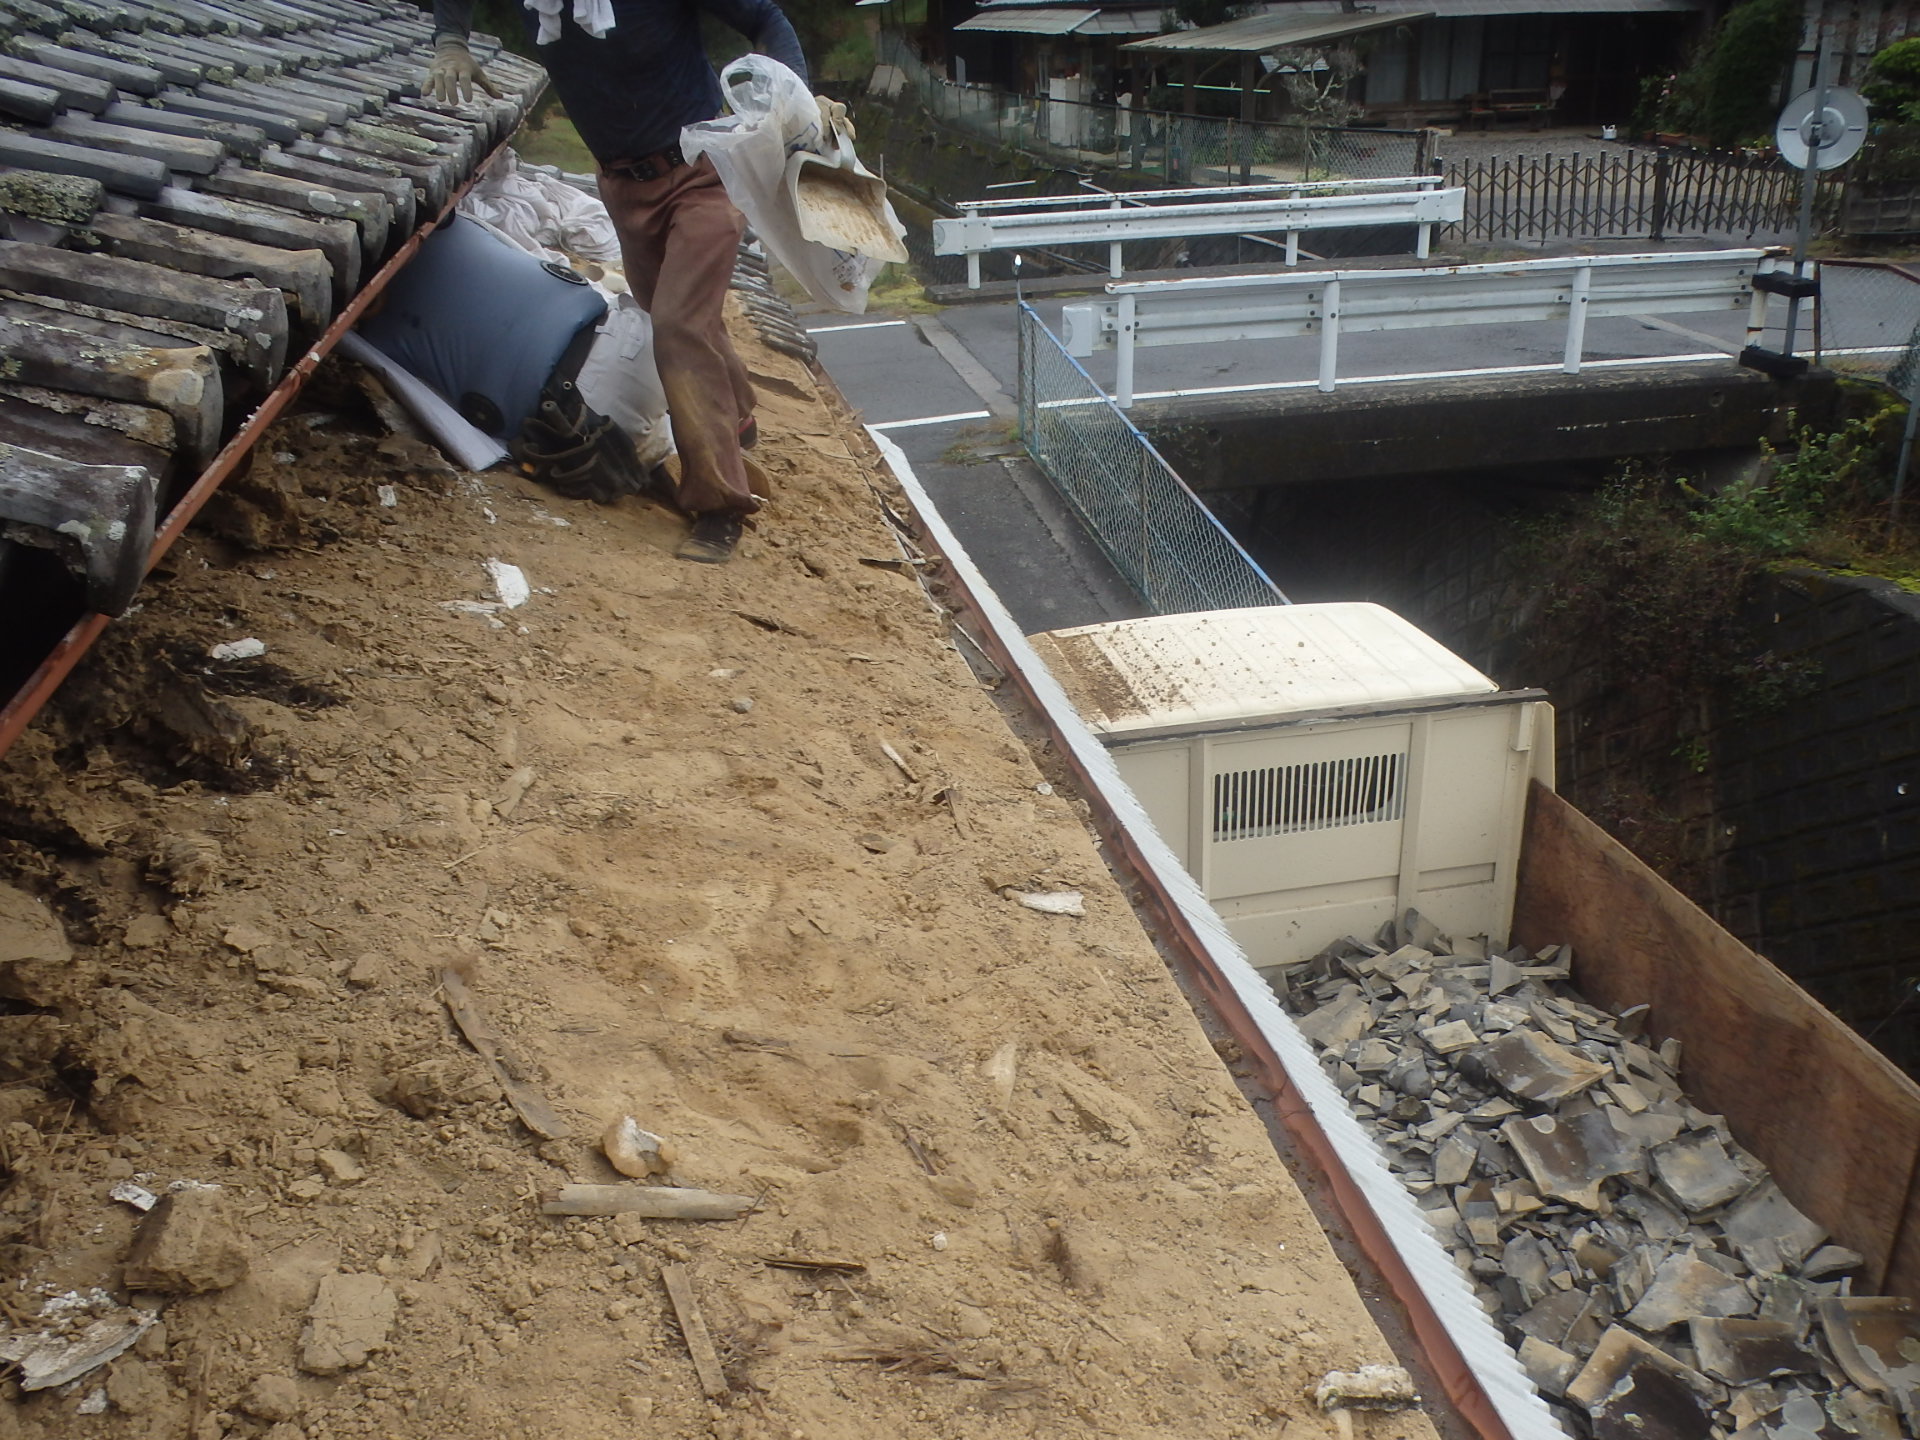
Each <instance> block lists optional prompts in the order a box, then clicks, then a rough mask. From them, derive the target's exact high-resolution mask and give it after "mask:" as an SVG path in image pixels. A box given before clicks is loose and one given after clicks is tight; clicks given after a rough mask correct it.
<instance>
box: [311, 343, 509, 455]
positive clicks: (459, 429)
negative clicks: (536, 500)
mask: <svg viewBox="0 0 1920 1440" xmlns="http://www.w3.org/2000/svg"><path fill="white" fill-rule="evenodd" d="M339 349H340V353H341V354H342V355H344V356H346V357H347V358H348V359H349V360H358V361H359V362H360V363H361V364H362V365H364V366H366V367H367V368H368V369H369V370H371V371H373V373H374V374H376V375H378V376H379V377H380V378H381V379H382V380H384V381H386V383H387V388H388V389H389V390H391V391H392V392H393V397H394V399H396V400H398V401H399V402H400V403H401V404H402V405H404V406H406V407H407V410H408V412H409V413H410V414H411V415H412V416H413V418H414V419H416V420H418V421H419V422H420V423H421V424H422V425H424V426H425V427H426V429H427V433H428V434H429V435H431V436H433V438H434V440H435V442H436V443H437V444H438V445H439V446H440V448H441V449H442V450H444V451H446V452H447V453H448V454H449V455H451V456H452V457H453V458H454V459H455V460H456V461H457V462H459V465H460V467H461V469H463V470H485V469H486V468H487V467H488V466H489V465H497V464H499V463H500V462H501V461H502V460H504V459H506V458H507V447H506V446H504V445H502V444H501V443H500V442H499V441H498V440H496V439H494V438H493V437H492V436H491V435H489V434H487V433H486V432H485V431H484V430H477V429H475V428H474V427H473V426H472V425H470V424H468V423H467V419H466V417H465V416H464V415H462V414H461V413H460V412H459V411H458V410H456V409H454V408H453V406H451V405H449V404H448V403H447V402H446V401H445V400H442V399H441V398H440V397H439V396H438V395H436V394H435V393H434V392H433V390H432V389H431V388H430V387H429V386H428V385H427V383H426V382H425V381H423V380H421V379H420V378H419V377H418V376H417V375H415V374H414V373H413V372H412V371H410V370H408V369H407V368H406V367H405V366H404V365H402V364H400V363H399V362H398V361H397V360H392V359H389V358H388V356H387V355H386V353H385V352H384V351H381V350H377V349H375V348H374V347H373V345H371V344H370V343H369V342H368V341H367V340H366V339H365V338H364V337H362V336H360V335H358V334H355V333H354V332H353V331H351V330H349V331H348V332H347V333H346V334H344V335H342V336H341V337H340V346H339Z"/></svg>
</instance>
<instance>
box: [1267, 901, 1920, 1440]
mask: <svg viewBox="0 0 1920 1440" xmlns="http://www.w3.org/2000/svg"><path fill="white" fill-rule="evenodd" d="M1383 940H1384V941H1385V943H1380V944H1374V943H1369V942H1366V941H1362V940H1356V939H1351V938H1349V939H1346V940H1342V941H1340V942H1338V943H1337V944H1335V945H1333V946H1330V947H1329V948H1328V949H1327V950H1326V951H1324V952H1322V953H1321V954H1320V955H1318V956H1316V957H1315V958H1314V959H1313V960H1310V961H1308V962H1306V963H1305V964H1303V965H1300V966H1297V967H1294V968H1293V969H1292V970H1291V972H1290V973H1284V974H1283V973H1282V972H1277V971H1275V972H1268V973H1269V976H1270V978H1273V979H1274V980H1275V987H1276V989H1278V990H1279V991H1280V994H1281V998H1282V999H1283V1000H1284V1001H1285V1002H1286V1003H1287V1005H1288V1008H1289V1009H1290V1010H1291V1011H1292V1012H1293V1013H1294V1014H1295V1015H1296V1016H1297V1017H1298V1021H1297V1023H1298V1024H1299V1027H1300V1029H1301V1031H1302V1032H1303V1033H1305V1034H1306V1036H1307V1037H1308V1038H1309V1039H1310V1040H1311V1041H1312V1042H1313V1043H1314V1045H1315V1046H1316V1047H1317V1048H1318V1050H1319V1051H1320V1058H1321V1063H1322V1065H1323V1066H1325V1067H1326V1069H1327V1071H1328V1073H1329V1074H1330V1075H1331V1076H1332V1077H1333V1079H1334V1081H1335V1083H1336V1084H1337V1085H1339V1087H1340V1089H1341V1092H1342V1093H1343V1094H1344V1095H1345V1096H1346V1097H1347V1101H1348V1103H1349V1104H1350V1105H1351V1106H1352V1108H1353V1110H1354V1112H1355V1114H1356V1115H1358V1116H1359V1117H1360V1119H1361V1120H1362V1122H1363V1123H1365V1124H1366V1125H1367V1126H1368V1127H1369V1129H1370V1130H1371V1131H1372V1133H1373V1135H1374V1137H1375V1138H1376V1139H1377V1140H1378V1141H1379V1142H1380V1144H1381V1146H1382V1148H1383V1149H1384V1151H1385V1152H1386V1154H1387V1156H1388V1158H1389V1160H1390V1161H1391V1162H1392V1164H1393V1166H1394V1169H1395V1171H1396V1172H1397V1173H1398V1174H1399V1176H1400V1178H1401V1179H1402V1181H1403V1182H1404V1183H1405V1184H1406V1186H1407V1188H1408V1189H1409V1190H1410V1191H1412V1192H1413V1193H1414V1195H1415V1196H1416V1197H1417V1198H1418V1200H1419V1203H1420V1205H1421V1208H1422V1209H1423V1211H1424V1212H1425V1214H1426V1216H1427V1219H1428V1220H1429V1222H1430V1223H1431V1224H1432V1225H1433V1227H1434V1230H1435V1232H1436V1233H1437V1234H1438V1235H1439V1236H1440V1238H1441V1240H1442V1242H1443V1243H1444V1244H1446V1245H1447V1246H1448V1248H1449V1249H1450V1250H1451V1251H1452V1252H1453V1255H1454V1258H1455V1260H1456V1262H1457V1263H1458V1264H1459V1265H1460V1267H1461V1268H1462V1270H1464V1271H1465V1272H1466V1273H1467V1274H1468V1275H1469V1276H1470V1277H1471V1278H1472V1280H1473V1283H1474V1285H1475V1287H1476V1288H1477V1290H1478V1292H1479V1294H1480V1297H1481V1300H1482V1303H1484V1304H1485V1305H1486V1307H1487V1309H1488V1310H1489V1311H1490V1312H1491V1313H1492V1314H1493V1315H1494V1316H1495V1317H1496V1318H1497V1319H1498V1321H1499V1323H1500V1324H1501V1325H1502V1327H1503V1329H1504V1330H1505V1333H1506V1335H1507V1337H1508V1339H1509V1340H1510V1342H1511V1343H1512V1344H1513V1345H1514V1347H1515V1349H1516V1350H1517V1351H1518V1354H1519V1358H1520V1362H1521V1364H1522V1365H1523V1366H1524V1368H1525V1369H1526V1371H1527V1373H1528V1375H1529V1376H1530V1377H1531V1378H1532V1380H1533V1381H1534V1383H1535V1384H1536V1385H1537V1386H1538V1387H1539V1389H1540V1391H1541V1393H1542V1394H1543V1395H1544V1396H1546V1397H1548V1399H1549V1401H1550V1403H1552V1404H1553V1405H1554V1406H1555V1409H1556V1412H1557V1413H1558V1414H1559V1415H1560V1416H1561V1417H1562V1419H1563V1423H1564V1424H1565V1426H1566V1428H1567V1430H1568V1431H1569V1433H1571V1434H1574V1435H1594V1436H1598V1437H1601V1440H1613V1437H1624V1436H1633V1437H1635V1440H1707V1437H1710V1436H1712V1437H1728V1436H1731V1437H1737V1440H1762V1437H1765V1440H1814V1437H1834V1440H1840V1437H1859V1440H1899V1437H1901V1436H1903V1435H1912V1434H1914V1433H1915V1424H1916V1421H1917V1420H1920V1317H1916V1316H1915V1313H1914V1307H1913V1306H1912V1305H1911V1304H1910V1303H1909V1302H1908V1301H1905V1300H1897V1299H1887V1298H1874V1297H1856V1296H1854V1295H1853V1294H1852V1281H1851V1279H1850V1273H1851V1272H1853V1271H1855V1270H1857V1269H1858V1268H1859V1267H1860V1266H1861V1264H1862V1258H1861V1256H1859V1255H1858V1254H1855V1253H1854V1252H1852V1251H1850V1250H1845V1249H1842V1248H1841V1247H1839V1246H1837V1245H1832V1244H1828V1243H1826V1241H1827V1236H1826V1235H1825V1233H1824V1232H1823V1231H1822V1230H1821V1229H1820V1228H1819V1227H1818V1226H1817V1225H1815V1224H1814V1223H1813V1222H1812V1221H1811V1220H1809V1219H1808V1218H1807V1217H1806V1216H1804V1215H1802V1214H1801V1213H1800V1212H1799V1211H1798V1210H1797V1209H1795V1208H1794V1206H1793V1205H1792V1204H1791V1203H1790V1202H1789V1201H1788V1200H1787V1198H1786V1197H1785V1196H1784V1195H1783V1194H1782V1193H1781V1192H1780V1189H1779V1187H1778V1186H1777V1185H1776V1184H1775V1183H1774V1182H1773V1180H1772V1179H1771V1178H1769V1176H1768V1175H1767V1173H1766V1170H1765V1168H1764V1167H1763V1166H1762V1165H1761V1164H1760V1163H1759V1162H1758V1161H1757V1160H1755V1159H1754V1158H1753V1157H1752V1156H1751V1155H1749V1154H1747V1153H1746V1152H1745V1151H1744V1150H1742V1149H1741V1148H1740V1147H1739V1145H1737V1144H1736V1143H1735V1142H1734V1140H1733V1137H1732V1136H1731V1135H1730V1134H1729V1133H1728V1132H1727V1129H1726V1125H1725V1123H1724V1122H1723V1121H1722V1120H1721V1118H1720V1117H1719V1116H1716V1115H1708V1114H1704V1113H1702V1112H1701V1111H1699V1110H1697V1109H1695V1108H1694V1107H1693V1106H1692V1105H1690V1104H1689V1103H1688V1102H1687V1099H1686V1096H1685V1094H1684V1093H1683V1092H1682V1090H1681V1088H1680V1085H1679V1082H1678V1079H1677V1069H1678V1065H1679V1047H1678V1045H1677V1044H1676V1043H1675V1042H1672V1041H1669V1042H1667V1043H1666V1044H1664V1045H1661V1046H1658V1047H1655V1046H1651V1045H1647V1044H1643V1043H1641V1037H1642V1035H1643V1030H1642V1027H1641V1024H1640V1021H1641V1019H1642V1018H1643V1012H1644V1007H1641V1013H1636V1012H1628V1013H1627V1014H1625V1015H1619V1016H1616V1015H1609V1014H1607V1013H1605V1012H1604V1011H1601V1010H1598V1009H1596V1008H1594V1007H1593V1006H1591V1005H1588V1004H1586V1003H1584V1002H1583V1001H1582V1000H1581V999H1580V998H1579V997H1578V996H1577V995H1576V994H1575V993H1574V992H1573V990H1572V988H1571V987H1570V985H1569V984H1568V978H1569V972H1570V966H1571V960H1572V957H1571V955H1570V954H1569V953H1568V952H1567V950H1566V949H1565V948H1564V947H1548V948H1547V949H1545V950H1542V951H1540V952H1539V953H1537V954H1529V953H1528V952H1526V951H1525V950H1513V951H1509V952H1507V953H1506V954H1504V955H1502V954H1488V953H1487V951H1486V949H1485V947H1484V946H1482V945H1478V944H1475V943H1471V942H1464V943H1459V944H1455V943H1454V942H1451V941H1449V940H1447V939H1446V938H1444V937H1442V936H1441V935H1439V934H1438V933H1437V932H1436V931H1435V930H1434V928H1433V927H1432V926H1431V925H1430V924H1427V923H1426V922H1424V921H1422V920H1421V918H1420V917H1419V916H1418V915H1413V916H1410V920H1409V926H1408V927H1406V928H1405V929H1404V930H1403V931H1402V932H1400V933H1398V934H1396V935H1394V936H1392V937H1383ZM1395 941H1405V942H1406V943H1400V944H1395V943H1394V942H1395Z"/></svg>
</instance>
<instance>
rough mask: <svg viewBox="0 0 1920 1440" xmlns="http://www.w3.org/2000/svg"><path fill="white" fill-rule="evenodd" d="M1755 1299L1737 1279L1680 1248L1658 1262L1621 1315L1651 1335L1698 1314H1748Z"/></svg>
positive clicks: (1629, 1322) (1752, 1308) (1716, 1315)
mask: <svg viewBox="0 0 1920 1440" xmlns="http://www.w3.org/2000/svg"><path fill="white" fill-rule="evenodd" d="M1755 1303H1756V1302H1755V1300H1754V1298H1753V1292H1752V1291H1751V1290H1749V1289H1747V1287H1746V1286H1745V1285H1743V1284H1742V1283H1741V1282H1740V1281H1738V1280H1736V1279H1734V1278H1733V1277H1732V1276H1731V1275H1729V1274H1727V1273H1726V1271H1724V1270H1722V1269H1720V1267H1719V1266H1717V1265H1711V1264H1708V1263H1707V1262H1706V1261H1705V1260H1702V1259H1701V1258H1700V1257H1699V1255H1697V1254H1696V1253H1694V1252H1693V1251H1691V1250H1683V1251H1681V1252H1680V1253H1679V1254H1677V1255H1669V1256H1668V1257H1667V1258H1666V1259H1665V1260H1663V1261H1661V1262H1660V1268H1659V1269H1658V1270H1657V1271H1656V1272H1654V1277H1653V1284H1651V1285H1649V1286H1648V1287H1647V1291H1646V1294H1644V1295H1643V1296H1641V1297H1640V1300H1639V1302H1638V1303H1637V1304H1636V1305H1635V1306H1634V1307H1633V1308H1632V1309H1631V1310H1629V1311H1628V1312H1627V1313H1626V1315H1625V1316H1624V1317H1623V1318H1624V1319H1625V1320H1626V1322H1627V1324H1629V1325H1631V1326H1633V1327H1634V1328H1635V1329H1637V1330H1644V1331H1645V1332H1646V1333H1648V1334H1649V1335H1654V1334H1658V1333H1659V1332H1660V1331H1662V1330H1666V1329H1669V1328H1671V1327H1672V1326H1675V1325H1678V1324H1679V1323H1680V1322H1681V1321H1682V1320H1691V1319H1694V1318H1696V1317H1699V1316H1713V1317H1719V1316H1726V1315H1751V1314H1752V1313H1753V1311H1754V1306H1755Z"/></svg>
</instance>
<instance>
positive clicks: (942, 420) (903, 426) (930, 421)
mask: <svg viewBox="0 0 1920 1440" xmlns="http://www.w3.org/2000/svg"><path fill="white" fill-rule="evenodd" d="M992 418H993V412H992V411H990V410H962V411H960V412H958V413H957V414H953V415H922V416H921V417H920V418H919V419H918V420H889V421H887V422H886V423H885V424H882V425H869V426H868V427H867V428H868V429H869V430H912V429H914V428H915V427H916V426H920V425H947V424H950V423H952V422H953V421H956V420H991V419H992Z"/></svg>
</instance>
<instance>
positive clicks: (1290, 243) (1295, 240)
mask: <svg viewBox="0 0 1920 1440" xmlns="http://www.w3.org/2000/svg"><path fill="white" fill-rule="evenodd" d="M1299 263H1300V232H1299V231H1298V230H1289V231H1287V264H1289V265H1298V264H1299Z"/></svg>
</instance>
